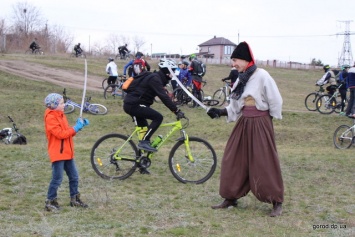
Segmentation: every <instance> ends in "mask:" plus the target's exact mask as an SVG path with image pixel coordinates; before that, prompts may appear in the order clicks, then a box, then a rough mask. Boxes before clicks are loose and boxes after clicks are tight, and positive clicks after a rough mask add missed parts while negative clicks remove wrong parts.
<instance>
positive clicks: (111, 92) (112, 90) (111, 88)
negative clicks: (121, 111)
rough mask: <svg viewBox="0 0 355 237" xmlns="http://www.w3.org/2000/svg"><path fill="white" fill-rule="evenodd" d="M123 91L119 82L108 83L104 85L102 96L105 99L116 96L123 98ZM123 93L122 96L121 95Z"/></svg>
mask: <svg viewBox="0 0 355 237" xmlns="http://www.w3.org/2000/svg"><path fill="white" fill-rule="evenodd" d="M123 94H124V92H123V91H122V89H121V85H119V84H110V85H108V86H106V88H105V90H104V98H105V99H106V100H107V99H116V98H117V97H121V98H122V99H123V97H124V95H123ZM122 95H123V96H122Z"/></svg>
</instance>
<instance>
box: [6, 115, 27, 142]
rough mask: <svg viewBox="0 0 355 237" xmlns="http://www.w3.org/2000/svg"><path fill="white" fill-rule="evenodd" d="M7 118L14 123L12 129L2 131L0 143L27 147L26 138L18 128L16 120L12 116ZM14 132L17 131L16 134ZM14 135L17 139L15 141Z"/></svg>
mask: <svg viewBox="0 0 355 237" xmlns="http://www.w3.org/2000/svg"><path fill="white" fill-rule="evenodd" d="M7 117H8V118H9V120H10V122H11V123H12V128H4V129H2V130H1V131H0V141H2V142H4V143H5V144H18V145H26V144H27V139H26V137H25V136H24V135H22V134H21V133H20V132H19V128H17V126H16V123H15V122H14V120H13V119H12V118H11V117H10V116H7ZM13 131H15V134H14V133H13ZM14 135H15V137H16V138H15V139H13V138H14Z"/></svg>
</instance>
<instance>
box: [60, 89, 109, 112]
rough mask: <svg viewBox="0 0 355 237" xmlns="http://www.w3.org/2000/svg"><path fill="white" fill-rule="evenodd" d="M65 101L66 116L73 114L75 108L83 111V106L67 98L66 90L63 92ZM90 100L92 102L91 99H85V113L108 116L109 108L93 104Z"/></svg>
mask: <svg viewBox="0 0 355 237" xmlns="http://www.w3.org/2000/svg"><path fill="white" fill-rule="evenodd" d="M63 99H64V103H65V106H64V113H65V114H70V113H73V112H74V110H75V107H77V108H79V109H81V104H78V103H75V102H74V101H72V100H71V99H70V98H69V97H67V95H66V89H65V88H64V90H63ZM90 100H91V97H86V98H85V102H84V108H83V112H88V113H91V114H100V115H104V114H107V108H106V107H105V106H103V105H101V104H91V103H90V102H89V101H90Z"/></svg>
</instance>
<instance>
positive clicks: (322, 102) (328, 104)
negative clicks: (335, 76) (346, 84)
mask: <svg viewBox="0 0 355 237" xmlns="http://www.w3.org/2000/svg"><path fill="white" fill-rule="evenodd" d="M331 97H332V96H331V95H322V96H320V97H319V98H318V99H317V102H316V106H317V110H318V112H319V113H321V114H331V113H333V112H334V108H335V105H336V101H335V99H333V98H331Z"/></svg>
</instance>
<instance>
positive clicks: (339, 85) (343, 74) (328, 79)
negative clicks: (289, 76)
mask: <svg viewBox="0 0 355 237" xmlns="http://www.w3.org/2000/svg"><path fill="white" fill-rule="evenodd" d="M349 68H350V66H349V65H343V66H342V67H341V71H339V70H336V69H331V68H330V66H329V65H324V66H323V70H324V74H323V76H322V78H320V79H319V80H318V81H317V82H316V85H319V86H322V85H328V84H329V85H328V86H327V87H326V90H327V91H328V94H329V95H331V96H332V95H333V94H334V92H335V91H336V90H339V93H340V96H341V110H340V111H341V112H340V115H346V116H349V115H351V116H352V114H353V112H352V111H351V108H350V106H349V105H351V103H349V104H348V107H347V108H346V112H344V109H345V101H346V92H347V90H348V88H351V87H353V86H355V84H354V85H351V86H350V87H349V82H348V70H349ZM354 112H355V111H354Z"/></svg>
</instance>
